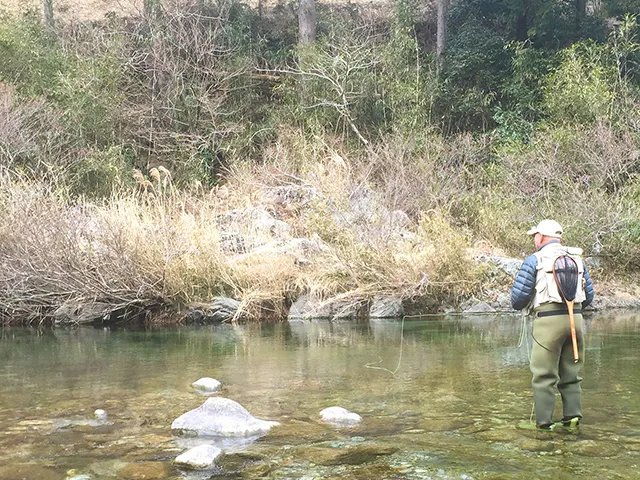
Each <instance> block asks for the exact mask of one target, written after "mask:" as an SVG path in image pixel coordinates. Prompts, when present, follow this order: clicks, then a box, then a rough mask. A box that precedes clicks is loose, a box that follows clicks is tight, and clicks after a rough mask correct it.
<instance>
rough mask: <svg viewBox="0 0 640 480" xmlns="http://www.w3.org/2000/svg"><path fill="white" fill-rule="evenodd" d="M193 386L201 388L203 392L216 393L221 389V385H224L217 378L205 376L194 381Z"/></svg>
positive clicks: (197, 388)
mask: <svg viewBox="0 0 640 480" xmlns="http://www.w3.org/2000/svg"><path fill="white" fill-rule="evenodd" d="M191 386H192V387H193V388H195V389H196V390H200V391H201V392H206V393H215V392H217V391H218V390H220V387H222V383H220V382H219V381H218V380H216V379H215V378H210V377H203V378H201V379H200V380H197V381H195V382H193V383H192V384H191Z"/></svg>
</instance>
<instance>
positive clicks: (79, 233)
mask: <svg viewBox="0 0 640 480" xmlns="http://www.w3.org/2000/svg"><path fill="white" fill-rule="evenodd" d="M301 146H302V145H301ZM310 147H312V146H311V145H309V144H306V145H304V148H310ZM314 148H317V153H318V155H317V156H316V157H315V161H309V162H308V163H307V164H306V172H305V173H304V178H302V177H299V176H298V175H301V173H300V172H295V173H288V172H291V170H289V169H288V166H287V164H286V163H285V161H284V159H283V158H280V163H273V164H269V166H267V164H265V165H264V166H261V167H248V166H247V167H244V168H239V169H237V170H236V171H235V172H234V173H233V174H232V175H231V178H230V180H229V182H228V183H227V185H225V186H224V187H223V188H218V189H214V190H212V191H211V192H206V191H203V190H202V188H194V189H193V190H192V191H191V192H184V191H178V190H176V189H175V188H174V187H173V184H172V181H171V177H170V173H169V172H168V171H167V170H164V169H157V170H155V169H154V170H152V171H151V173H150V175H149V176H148V177H145V176H143V175H142V174H141V173H140V172H137V173H135V175H136V179H137V182H138V187H137V190H136V191H135V192H133V193H123V194H119V195H114V196H113V197H112V198H111V199H110V200H108V201H105V202H104V203H88V202H84V203H79V204H75V205H69V204H68V203H67V201H66V200H65V198H64V196H61V195H60V194H59V193H58V192H57V191H56V189H55V188H54V187H53V186H47V185H44V184H42V183H37V182H31V181H28V180H26V179H24V178H19V177H16V176H15V175H9V174H4V176H3V177H2V180H1V183H2V184H1V185H0V192H2V193H1V196H0V215H1V217H2V228H1V229H0V265H2V269H1V273H0V305H1V307H2V312H3V314H4V317H5V319H9V318H13V319H14V320H15V319H21V320H22V321H31V320H33V319H38V320H37V321H41V320H42V319H43V318H44V319H45V320H50V319H51V315H52V314H53V312H54V310H55V309H56V308H57V307H58V306H59V305H61V304H62V303H64V302H65V301H67V300H74V301H75V300H79V301H82V300H94V301H95V300H97V301H101V302H106V303H112V304H127V303H131V302H136V301H144V302H146V303H147V304H148V303H153V304H154V305H180V304H185V303H188V302H206V301H208V300H210V299H211V298H212V297H213V296H215V295H229V296H232V297H234V298H238V299H240V300H241V301H242V302H243V309H244V311H245V313H246V314H247V315H249V316H254V317H258V316H263V315H264V314H265V309H269V310H270V311H271V315H272V316H282V315H284V314H285V313H286V305H288V304H289V303H290V301H292V300H294V299H295V298H297V297H298V296H299V295H300V294H302V293H304V292H309V293H312V294H313V295H315V296H317V297H319V298H322V299H331V298H333V299H341V300H344V299H356V300H363V299H364V300H366V299H368V298H371V297H373V296H374V295H377V294H381V293H386V294H393V295H398V296H400V297H403V298H410V297H415V296H418V295H424V294H427V293H428V294H431V295H435V296H439V297H440V298H445V297H448V298H452V297H456V296H464V295H467V294H469V293H470V292H471V291H473V290H474V289H475V288H476V287H477V278H476V273H475V269H474V266H473V264H472V262H471V261H470V260H469V259H467V258H466V254H465V250H466V248H467V246H468V244H467V241H466V238H465V237H464V236H462V235H460V234H458V233H456V232H455V231H454V229H453V228H452V227H451V225H450V224H449V223H448V221H447V220H446V219H445V218H444V217H443V216H442V215H440V214H438V213H437V212H436V211H432V212H431V213H430V214H428V215H426V216H423V217H421V218H419V219H418V220H417V221H415V222H411V221H410V220H409V219H407V218H404V217H403V218H402V220H403V222H402V224H394V223H393V221H392V220H391V217H389V215H388V212H389V210H388V209H387V208H386V207H385V206H384V205H383V204H382V203H381V202H382V201H383V200H384V199H383V197H380V196H378V195H377V194H376V193H375V191H374V189H373V186H372V185H367V184H366V183H367V179H366V177H363V176H362V172H359V169H358V168H356V167H355V166H353V165H352V164H351V162H349V160H348V159H346V158H344V157H342V156H341V155H340V154H339V152H338V151H336V150H335V149H334V148H331V147H329V146H327V145H326V144H324V143H322V142H321V143H320V144H318V145H315V147H314ZM289 153H290V154H292V153H294V152H289ZM293 157H294V156H293V155H290V157H289V158H293ZM338 157H340V160H338ZM276 164H277V165H278V166H277V167H275V166H271V165H276ZM289 166H290V165H289ZM288 189H289V190H290V191H292V192H296V191H298V190H300V189H301V190H302V191H303V192H304V191H312V192H315V193H314V196H313V197H312V198H310V199H306V200H305V199H303V198H297V197H293V198H292V199H289V200H291V201H289V200H287V199H285V201H284V202H278V201H275V200H274V199H273V198H274V197H273V195H272V194H273V192H274V191H289V190H288ZM305 189H306V190H305ZM359 192H360V193H359ZM362 192H368V193H367V194H366V195H365V196H361V197H359V196H358V195H361V193H362ZM357 198H361V199H363V200H359V201H358V202H359V203H358V202H354V199H357ZM260 218H262V219H264V218H266V221H267V222H268V223H267V225H266V227H265V226H264V225H262V224H261V220H259V219H260ZM285 221H286V222H285ZM229 235H232V236H237V237H239V238H242V239H243V240H242V241H243V243H244V245H245V247H246V249H245V250H244V251H242V250H240V251H234V250H233V248H231V250H230V249H229V246H228V244H227V243H226V242H228V238H229ZM300 238H303V239H304V240H300Z"/></svg>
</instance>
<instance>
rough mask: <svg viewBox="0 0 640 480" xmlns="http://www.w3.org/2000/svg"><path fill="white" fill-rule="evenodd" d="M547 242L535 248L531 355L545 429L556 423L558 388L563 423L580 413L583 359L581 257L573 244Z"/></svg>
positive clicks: (536, 406)
mask: <svg viewBox="0 0 640 480" xmlns="http://www.w3.org/2000/svg"><path fill="white" fill-rule="evenodd" d="M549 247H551V248H543V249H542V250H541V251H540V252H538V253H537V256H539V258H538V260H539V263H538V272H537V276H536V295H535V297H534V299H533V302H532V304H533V312H532V313H533V315H534V320H533V340H534V342H533V348H532V351H531V360H530V368H531V373H532V374H533V378H532V380H531V385H532V387H533V400H534V409H535V415H536V425H537V426H539V427H544V428H547V427H549V426H550V425H552V424H553V420H552V417H553V411H554V407H555V397H556V394H555V388H556V387H557V389H558V391H559V392H560V395H561V397H562V407H563V418H562V422H563V423H568V422H570V421H571V420H572V419H574V422H577V421H578V420H579V419H580V418H582V399H581V397H582V390H581V386H580V384H581V382H582V378H581V377H580V371H581V369H582V366H583V363H584V339H583V318H582V303H581V302H582V301H583V300H584V298H585V295H584V280H583V271H584V270H583V268H584V267H583V264H582V259H580V257H579V256H578V255H579V254H578V253H577V251H572V250H573V249H568V248H566V247H563V246H560V245H557V246H551V245H550V246H549ZM576 250H577V249H576ZM572 257H575V259H574V258H572ZM576 259H577V260H576ZM574 302H575V303H574Z"/></svg>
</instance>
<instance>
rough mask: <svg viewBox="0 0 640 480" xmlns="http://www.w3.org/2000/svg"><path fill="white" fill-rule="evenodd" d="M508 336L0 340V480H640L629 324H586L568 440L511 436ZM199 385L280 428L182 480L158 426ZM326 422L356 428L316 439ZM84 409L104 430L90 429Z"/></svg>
mask: <svg viewBox="0 0 640 480" xmlns="http://www.w3.org/2000/svg"><path fill="white" fill-rule="evenodd" d="M520 328H521V323H520V321H519V318H517V317H515V316H500V317H491V316H481V317H457V318H452V319H428V320H425V319H422V320H415V319H412V320H406V321H405V323H404V327H403V325H402V323H401V322H395V321H372V322H370V323H358V324H356V323H345V322H340V323H333V324H332V323H329V322H312V323H295V324H281V325H275V326H264V325H263V326H260V325H247V326H238V327H234V326H219V327H205V328H177V329H171V330H158V331H146V332H127V331H108V330H102V329H91V328H80V329H74V330H53V331H51V330H47V331H41V332H38V331H36V330H27V329H5V330H0V362H1V363H0V478H1V479H7V480H9V479H29V480H31V479H37V480H39V479H42V480H49V479H52V480H53V479H65V478H72V477H74V476H76V478H78V479H79V480H86V479H89V478H90V479H111V478H116V479H117V478H121V479H179V478H187V479H194V480H196V479H197V480H202V479H208V478H278V479H287V478H290V479H305V480H310V479H314V478H315V479H320V478H322V479H332V478H333V479H343V480H344V479H378V478H379V479H429V478H431V479H456V478H466V479H470V478H473V479H484V478H491V479H511V478H545V479H546V478H554V479H565V478H566V479H570V478H594V479H596V478H597V479H604V478H628V479H631V478H640V469H639V468H638V465H640V416H638V410H639V409H640V401H639V395H640V375H638V373H637V372H638V361H640V350H639V349H638V347H639V346H640V314H638V313H603V314H599V315H597V316H594V317H592V318H590V319H589V320H588V321H587V336H586V341H587V352H586V366H585V369H584V372H583V374H584V379H585V380H584V382H583V392H584V395H583V410H584V414H585V419H584V421H583V424H582V426H581V428H580V431H579V432H578V433H568V432H565V431H562V432H553V433H539V432H535V431H527V430H521V429H519V428H517V427H518V424H520V423H522V422H528V421H529V419H530V415H531V410H532V397H531V390H530V373H529V370H528V353H527V346H526V344H523V345H522V346H521V347H518V346H517V344H518V336H519V332H520ZM396 370H397V371H396ZM393 371H395V375H394V374H392V372H393ZM201 377H213V378H216V379H218V380H220V381H221V382H222V383H223V385H224V387H223V390H222V392H221V393H220V395H222V396H224V397H227V398H231V399H233V400H236V401H237V402H239V403H240V404H242V405H243V406H244V407H245V408H247V409H248V410H249V411H250V412H251V413H252V414H253V415H255V416H256V417H258V418H262V419H266V420H276V421H278V422H280V423H281V425H280V426H279V427H275V428H274V429H273V430H272V431H271V433H269V434H268V435H266V436H264V437H262V438H260V439H258V440H256V441H254V442H252V443H249V444H246V445H241V446H237V445H236V446H231V447H229V448H228V449H227V455H226V457H225V458H224V459H222V460H221V461H220V467H219V468H218V469H216V470H210V471H207V472H200V473H197V472H195V473H194V472H188V471H183V470H181V469H179V468H177V467H175V466H173V464H172V460H173V459H174V458H175V457H176V456H177V455H178V454H179V453H180V452H181V451H183V449H184V448H185V447H187V446H188V444H187V443H185V442H184V441H182V440H181V439H178V438H175V437H173V436H172V434H171V430H170V425H171V422H172V421H173V420H174V419H175V418H177V417H178V416H179V415H181V414H182V413H184V412H186V411H188V410H191V409H193V408H195V407H197V406H199V405H201V404H202V403H203V402H204V401H205V400H206V397H204V396H203V395H201V394H199V393H197V392H196V391H194V390H193V388H192V387H191V383H192V382H194V381H195V380H197V379H199V378H201ZM335 405H339V406H342V407H345V408H347V409H349V410H351V411H353V412H356V413H359V414H360V415H361V416H362V417H363V421H362V423H361V425H359V426H358V427H355V428H336V427H332V426H328V425H325V424H322V423H321V422H320V421H319V416H318V413H319V412H320V411H321V410H322V409H323V408H326V407H330V406H335ZM556 405H557V411H556V417H559V416H560V413H561V408H560V403H559V398H558V402H557V404H556ZM98 408H101V409H104V410H106V412H107V413H108V415H109V418H108V420H109V423H107V424H100V423H99V422H92V421H91V419H92V415H93V412H94V410H95V409H98Z"/></svg>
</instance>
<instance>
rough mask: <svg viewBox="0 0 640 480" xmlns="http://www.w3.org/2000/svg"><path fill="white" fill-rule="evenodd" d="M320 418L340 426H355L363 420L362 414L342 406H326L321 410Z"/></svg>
mask: <svg viewBox="0 0 640 480" xmlns="http://www.w3.org/2000/svg"><path fill="white" fill-rule="evenodd" d="M320 418H321V419H322V421H323V422H325V423H330V424H332V425H338V426H353V425H357V424H358V423H360V422H361V421H362V417H361V416H360V415H358V414H357V413H353V412H350V411H349V410H347V409H345V408H342V407H329V408H325V409H324V410H322V411H321V412H320Z"/></svg>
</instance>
